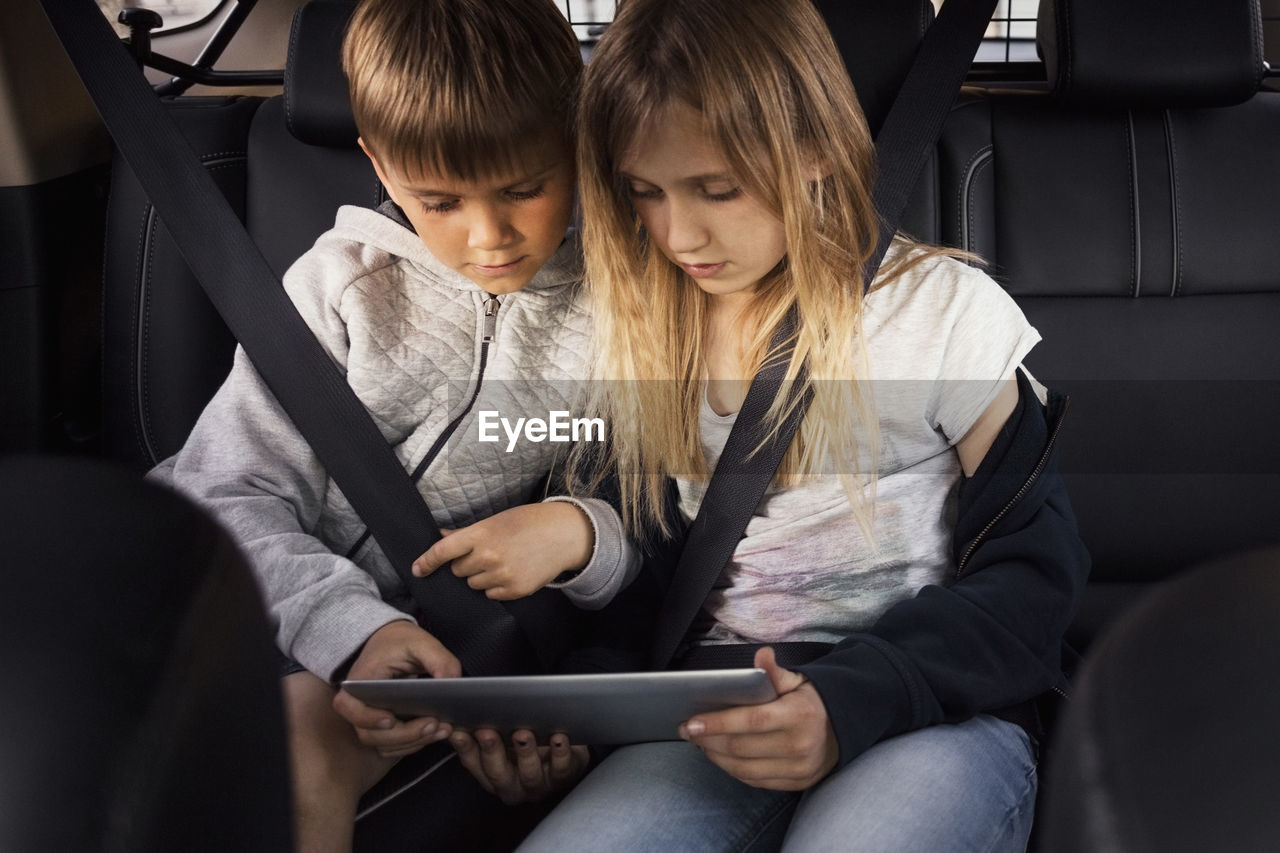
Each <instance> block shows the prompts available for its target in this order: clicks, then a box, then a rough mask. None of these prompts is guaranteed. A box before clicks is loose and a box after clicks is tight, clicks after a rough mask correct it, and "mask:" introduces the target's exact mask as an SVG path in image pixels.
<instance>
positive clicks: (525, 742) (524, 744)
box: [515, 737, 529, 749]
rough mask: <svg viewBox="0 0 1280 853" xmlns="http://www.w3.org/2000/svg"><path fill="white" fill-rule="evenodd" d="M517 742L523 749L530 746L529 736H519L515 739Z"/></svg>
mask: <svg viewBox="0 0 1280 853" xmlns="http://www.w3.org/2000/svg"><path fill="white" fill-rule="evenodd" d="M515 742H516V746H518V747H520V748H521V749H524V748H526V747H528V746H529V739H528V738H524V737H518V738H516V739H515Z"/></svg>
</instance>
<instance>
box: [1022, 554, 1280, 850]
mask: <svg viewBox="0 0 1280 853" xmlns="http://www.w3.org/2000/svg"><path fill="white" fill-rule="evenodd" d="M1277 612H1280V549H1275V548H1273V549H1269V550H1266V551H1260V552H1254V553H1250V554H1247V555H1243V556H1238V557H1234V558H1229V559H1226V560H1217V561H1214V562H1213V563H1211V564H1209V565H1203V566H1201V567H1199V568H1198V569H1195V570H1192V571H1189V572H1188V573H1187V574H1186V575H1184V576H1182V577H1179V578H1177V579H1176V580H1173V581H1171V582H1169V583H1168V584H1164V585H1162V586H1161V587H1160V588H1159V589H1157V590H1156V591H1155V592H1153V593H1152V595H1150V596H1149V597H1147V598H1145V599H1143V601H1142V602H1141V603H1140V604H1138V605H1137V606H1136V607H1135V608H1134V609H1133V611H1132V612H1131V613H1130V614H1129V616H1128V617H1127V618H1126V619H1124V620H1123V621H1122V622H1119V623H1117V624H1115V625H1113V626H1112V627H1111V628H1110V629H1109V630H1107V631H1106V632H1104V634H1103V636H1102V638H1101V639H1100V640H1099V641H1098V644H1097V646H1096V647H1095V648H1094V649H1093V650H1092V653H1091V655H1090V659H1089V661H1088V663H1087V664H1086V665H1085V667H1084V669H1083V670H1082V671H1081V673H1080V677H1079V679H1078V680H1077V684H1076V691H1075V698H1074V700H1073V701H1072V702H1071V704H1070V706H1069V707H1068V710H1067V712H1066V714H1065V715H1064V718H1063V725H1062V726H1061V727H1060V728H1059V729H1058V731H1057V733H1056V735H1055V738H1054V746H1053V750H1054V753H1053V754H1054V761H1053V762H1052V763H1051V765H1050V772H1049V778H1048V780H1047V782H1046V786H1045V789H1044V790H1045V794H1046V796H1045V797H1044V809H1043V826H1042V829H1041V833H1040V838H1041V840H1042V845H1041V849H1043V850H1044V851H1047V853H1093V851H1099V850H1105V851H1111V853H1148V851H1150V853H1157V851H1158V852H1159V853H1178V851H1208V850H1231V851H1233V853H1254V851H1256V853H1262V851H1270V850H1274V849H1275V845H1276V839H1277V838H1278V837H1280V810H1277V809H1276V808H1275V772H1276V767H1277V766H1278V765H1280V737H1277V736H1276V733H1275V725H1276V720H1277V719H1280V684H1278V683H1277V682H1276V680H1275V678H1274V674H1275V673H1276V672H1278V671H1280V627H1278V626H1277V623H1276V618H1275V617H1276V613H1277Z"/></svg>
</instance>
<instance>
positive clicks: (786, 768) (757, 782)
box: [707, 753, 817, 791]
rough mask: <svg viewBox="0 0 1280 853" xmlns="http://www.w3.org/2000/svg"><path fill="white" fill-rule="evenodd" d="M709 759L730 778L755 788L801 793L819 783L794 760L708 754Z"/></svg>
mask: <svg viewBox="0 0 1280 853" xmlns="http://www.w3.org/2000/svg"><path fill="white" fill-rule="evenodd" d="M707 758H709V759H710V760H711V762H712V763H713V764H715V765H716V766H717V767H719V768H720V769H721V770H723V771H724V772H726V773H728V774H729V775H730V776H732V777H734V778H735V779H738V780H739V781H742V782H745V783H747V784H748V785H751V786H752V787H755V788H766V787H767V788H769V789H771V790H775V791H799V790H803V789H805V788H807V787H809V786H810V785H811V784H813V783H814V782H816V781H817V779H816V778H815V779H810V774H809V773H808V772H807V771H806V769H805V768H803V767H801V766H800V765H798V764H797V763H796V762H795V760H794V759H738V758H729V757H727V756H723V755H714V754H711V753H708V754H707Z"/></svg>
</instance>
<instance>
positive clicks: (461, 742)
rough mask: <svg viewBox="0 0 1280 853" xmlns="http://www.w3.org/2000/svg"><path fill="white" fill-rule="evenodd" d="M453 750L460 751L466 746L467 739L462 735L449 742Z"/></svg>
mask: <svg viewBox="0 0 1280 853" xmlns="http://www.w3.org/2000/svg"><path fill="white" fill-rule="evenodd" d="M451 743H452V744H453V746H454V748H455V749H462V748H464V747H465V746H466V745H467V739H466V738H465V737H463V736H462V735H458V736H457V737H455V738H453V740H452V741H451Z"/></svg>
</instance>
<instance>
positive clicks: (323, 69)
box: [284, 0, 360, 148]
mask: <svg viewBox="0 0 1280 853" xmlns="http://www.w3.org/2000/svg"><path fill="white" fill-rule="evenodd" d="M355 6H356V4H355V0H311V2H309V3H306V4H304V5H302V6H300V7H299V8H298V11H297V12H295V13H294V15H293V28H292V30H290V32H289V54H288V57H287V59H286V60H285V69H284V106H285V110H284V114H285V122H286V123H287V124H288V127H289V132H290V133H292V134H293V135H294V137H295V138H297V139H298V140H299V141H301V142H305V143H307V144H308V145H319V146H323V147H325V148H354V147H355V145H356V137H358V136H359V135H360V134H359V132H358V131H357V130H356V120H355V118H354V117H352V115H351V97H350V95H348V94H347V77H346V75H345V74H343V73H342V38H343V36H344V35H345V34H346V31H347V21H348V20H349V19H350V18H351V13H352V12H353V11H354V10H355Z"/></svg>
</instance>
